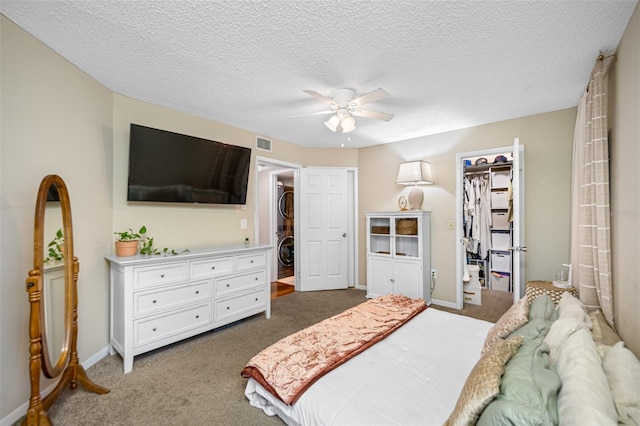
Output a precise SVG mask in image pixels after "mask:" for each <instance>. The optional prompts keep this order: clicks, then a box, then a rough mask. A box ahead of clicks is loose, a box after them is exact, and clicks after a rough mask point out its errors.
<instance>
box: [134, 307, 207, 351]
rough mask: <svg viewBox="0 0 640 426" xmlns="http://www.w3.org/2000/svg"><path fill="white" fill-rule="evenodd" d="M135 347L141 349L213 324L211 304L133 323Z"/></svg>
mask: <svg viewBox="0 0 640 426" xmlns="http://www.w3.org/2000/svg"><path fill="white" fill-rule="evenodd" d="M133 324H134V326H133V346H134V347H139V346H144V345H148V344H150V343H154V342H157V341H159V340H162V339H166V338H169V337H171V336H175V335H177V334H180V333H184V332H187V331H189V330H193V329H195V328H199V327H204V326H207V325H209V324H211V303H206V304H203V305H200V306H196V307H192V308H189V309H185V310H183V311H178V312H173V313H171V314H168V315H162V316H156V317H151V318H147V319H140V320H136V321H134V322H133Z"/></svg>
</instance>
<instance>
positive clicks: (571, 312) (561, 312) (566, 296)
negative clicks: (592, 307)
mask: <svg viewBox="0 0 640 426" xmlns="http://www.w3.org/2000/svg"><path fill="white" fill-rule="evenodd" d="M567 317H573V318H576V319H578V320H580V321H582V322H584V323H585V325H586V326H587V328H588V329H589V330H591V327H592V324H591V318H589V314H587V309H586V308H585V307H584V305H583V304H582V302H581V301H579V300H578V299H576V297H575V296H574V295H572V294H571V293H569V292H568V291H565V292H564V293H563V294H562V297H561V298H560V301H559V302H558V318H567Z"/></svg>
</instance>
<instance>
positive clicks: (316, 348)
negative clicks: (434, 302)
mask: <svg viewBox="0 0 640 426" xmlns="http://www.w3.org/2000/svg"><path fill="white" fill-rule="evenodd" d="M425 309H426V305H425V302H424V300H423V299H410V298H408V297H406V296H401V295H391V294H390V295H386V296H382V297H378V298H375V299H371V300H368V301H366V302H364V303H361V304H360V305H358V306H354V307H353V308H351V309H348V310H346V311H344V312H342V313H340V314H338V315H335V316H333V317H331V318H327V319H326V320H324V321H321V322H319V323H317V324H315V325H312V326H311V327H308V328H305V329H304V330H301V331H298V332H296V333H294V334H291V335H290V336H287V337H285V338H284V339H281V340H280V341H278V342H276V343H274V344H273V345H271V346H269V347H268V348H266V349H264V350H263V351H261V352H260V353H259V354H257V355H256V356H254V357H253V358H251V360H249V362H248V363H247V365H246V366H245V367H244V369H243V370H242V373H241V374H242V376H243V377H246V378H249V377H252V378H254V379H255V380H256V381H257V382H258V383H260V384H261V385H262V387H264V388H265V389H266V390H268V391H269V392H271V393H272V394H273V395H274V396H275V397H277V398H279V399H280V400H282V401H283V402H284V403H285V404H288V405H291V404H293V403H294V402H296V400H297V399H298V398H299V397H300V395H302V393H303V392H304V391H305V390H307V389H308V388H309V387H310V386H311V385H312V384H313V383H314V382H315V381H316V380H318V379H319V378H320V377H322V376H323V375H324V374H326V373H328V372H329V371H331V370H333V369H334V368H336V367H338V366H339V365H341V364H343V363H344V362H346V361H348V360H349V359H350V358H352V357H354V356H356V355H357V354H359V353H360V352H362V351H364V350H365V349H367V348H368V347H370V346H372V345H373V344H375V343H377V342H379V341H380V340H382V339H384V338H385V337H386V336H388V335H389V334H391V333H392V332H394V331H395V330H397V329H398V328H399V327H400V326H402V325H403V324H404V323H406V322H407V321H409V320H410V319H411V318H413V317H414V316H416V315H417V314H419V313H420V312H422V311H423V310H425Z"/></svg>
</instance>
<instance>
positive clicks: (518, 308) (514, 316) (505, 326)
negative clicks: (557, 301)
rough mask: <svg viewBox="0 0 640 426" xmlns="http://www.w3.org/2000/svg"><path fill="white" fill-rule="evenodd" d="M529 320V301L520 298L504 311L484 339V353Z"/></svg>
mask: <svg viewBox="0 0 640 426" xmlns="http://www.w3.org/2000/svg"><path fill="white" fill-rule="evenodd" d="M528 321H529V303H528V301H527V298H526V297H523V298H522V299H520V300H518V301H517V302H516V303H514V304H513V305H511V307H510V308H509V310H508V311H507V312H505V313H504V315H502V316H501V317H500V319H499V320H498V322H496V323H495V324H494V325H493V327H491V329H490V330H489V333H487V337H486V338H485V340H484V347H483V348H482V354H483V355H484V354H486V353H487V352H489V351H490V350H491V348H492V347H494V346H495V345H496V344H497V343H498V342H500V341H501V340H502V339H504V338H505V337H507V336H508V335H509V334H511V332H512V331H514V330H517V329H518V328H520V327H522V326H523V325H525V324H526V323H527V322H528Z"/></svg>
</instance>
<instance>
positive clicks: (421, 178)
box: [396, 160, 433, 211]
mask: <svg viewBox="0 0 640 426" xmlns="http://www.w3.org/2000/svg"><path fill="white" fill-rule="evenodd" d="M396 183H397V184H399V185H412V186H413V188H411V191H409V197H408V201H409V209H410V210H418V211H420V210H422V202H423V201H424V192H423V191H422V188H418V185H431V184H433V174H432V173H431V163H427V162H426V161H422V160H417V161H409V162H406V163H402V164H400V168H399V169H398V177H396Z"/></svg>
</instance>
